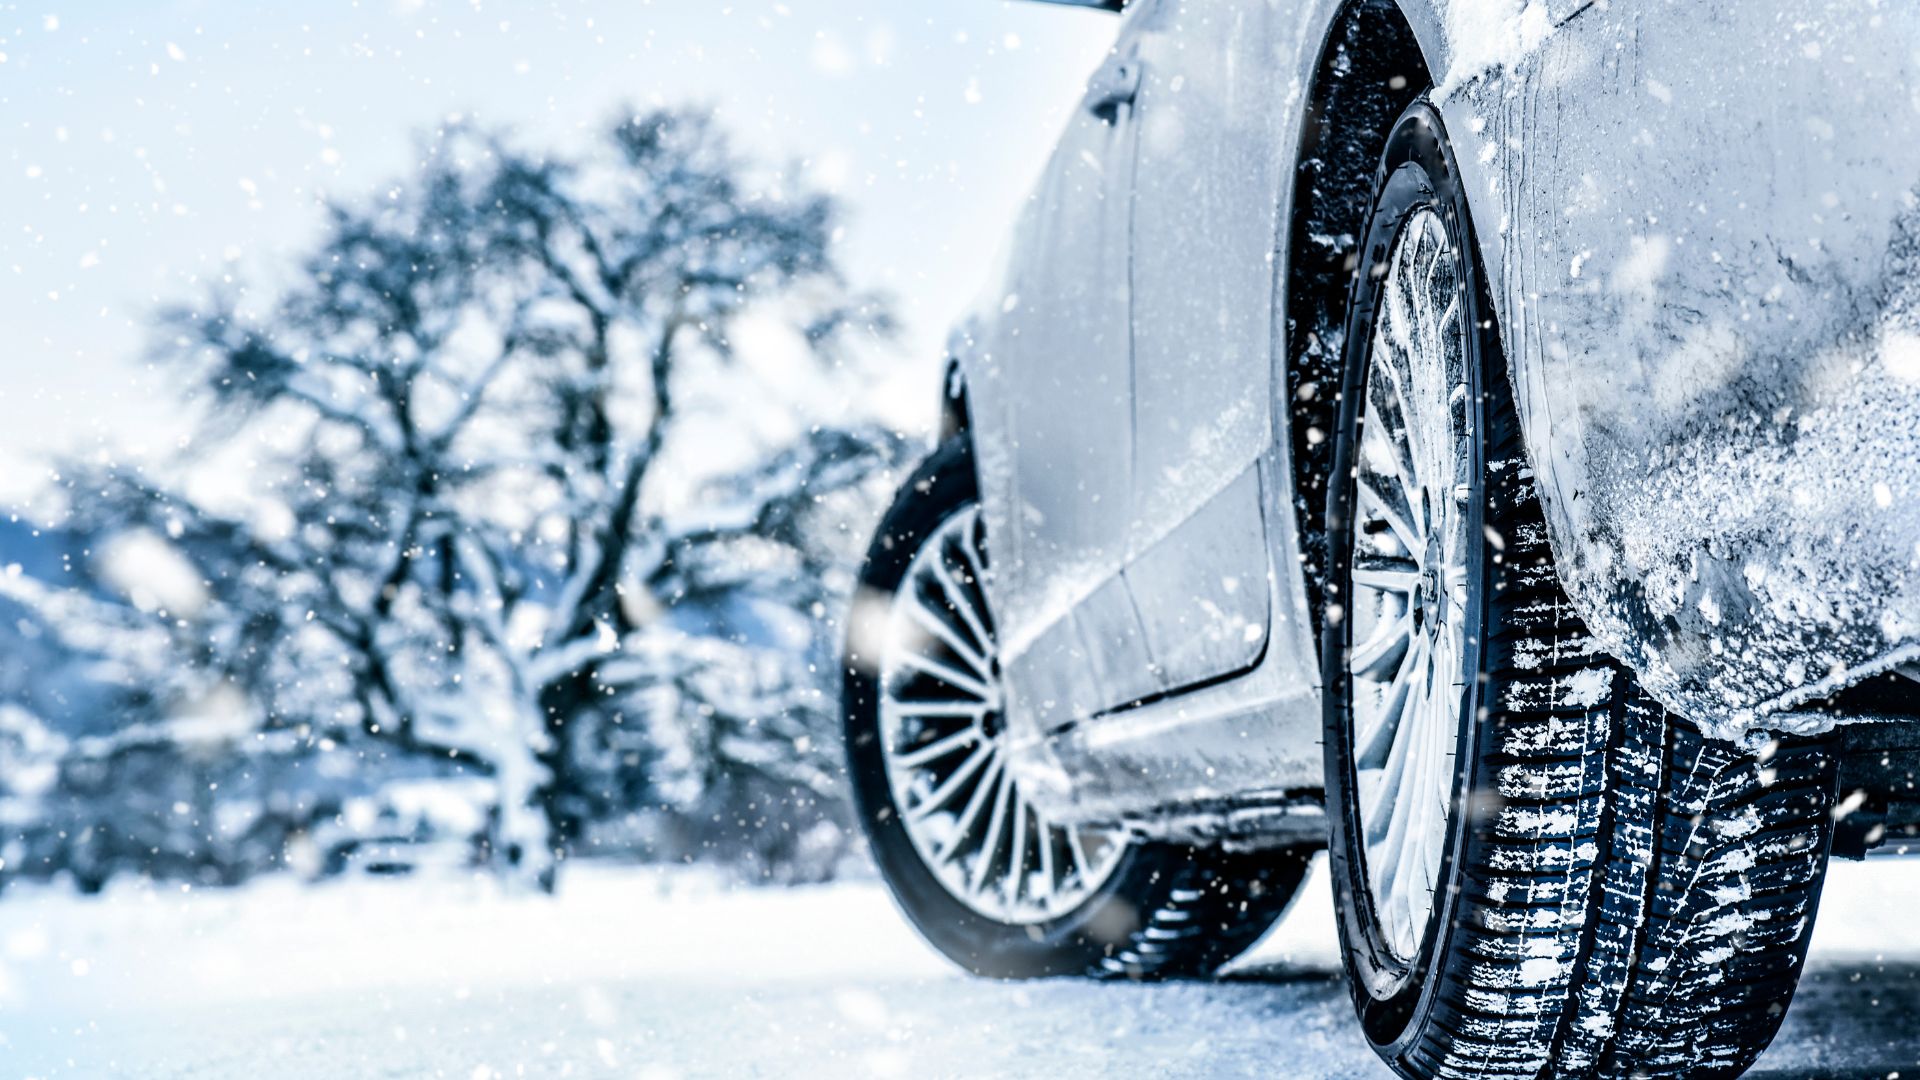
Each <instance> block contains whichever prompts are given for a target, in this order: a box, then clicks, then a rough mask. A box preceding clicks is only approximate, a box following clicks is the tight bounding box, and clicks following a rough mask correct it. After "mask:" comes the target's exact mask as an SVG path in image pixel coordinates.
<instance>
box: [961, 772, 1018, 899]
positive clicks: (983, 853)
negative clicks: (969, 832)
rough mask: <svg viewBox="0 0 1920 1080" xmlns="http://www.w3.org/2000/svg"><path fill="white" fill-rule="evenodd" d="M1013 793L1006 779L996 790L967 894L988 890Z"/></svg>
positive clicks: (968, 882)
mask: <svg viewBox="0 0 1920 1080" xmlns="http://www.w3.org/2000/svg"><path fill="white" fill-rule="evenodd" d="M1012 791H1013V784H1012V783H1010V782H1008V780H1007V779H1006V778H1005V777H1002V778H1001V779H1000V782H999V784H998V785H996V788H995V790H994V793H993V814H992V816H991V817H989V818H987V831H986V836H985V839H983V840H981V841H980V851H979V853H978V854H976V855H975V856H974V858H973V873H972V874H970V875H968V876H967V892H968V893H970V894H972V895H974V896H978V895H979V894H980V893H981V891H982V890H984V889H985V888H986V884H987V871H988V870H990V869H992V867H993V857H994V856H995V855H997V854H999V853H1000V830H1001V827H1002V826H1003V825H1004V824H1005V823H1006V820H1007V796H1008V794H1009V793H1011V792H1012Z"/></svg>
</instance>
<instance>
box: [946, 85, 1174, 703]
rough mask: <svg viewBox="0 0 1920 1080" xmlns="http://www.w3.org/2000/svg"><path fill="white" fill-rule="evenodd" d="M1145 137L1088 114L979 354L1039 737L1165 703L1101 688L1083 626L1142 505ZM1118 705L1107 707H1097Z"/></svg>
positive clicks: (1017, 629)
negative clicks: (1131, 205)
mask: <svg viewBox="0 0 1920 1080" xmlns="http://www.w3.org/2000/svg"><path fill="white" fill-rule="evenodd" d="M1133 133H1134V128H1133V125H1132V124H1131V122H1129V121H1128V120H1127V118H1125V117H1122V118H1121V122H1119V123H1107V122H1104V121H1102V120H1100V119H1098V118H1095V117H1094V116H1092V115H1090V114H1089V113H1088V112H1087V110H1085V109H1081V110H1079V111H1077V112H1076V113H1075V115H1074V118H1073V120H1072V121H1071V122H1070V124H1069V125H1068V129H1067V131H1066V133H1065V135H1064V136H1063V137H1062V139H1061V142H1060V144H1059V146H1058V148H1057V149H1056V151H1055V154H1054V158H1053V163H1052V164H1051V165H1050V166H1049V168H1048V170H1047V173H1046V175H1045V177H1044V178H1043V180H1042V182H1041V186H1040V188H1039V189H1038V190H1037V191H1036V193H1035V195H1034V196H1033V198H1032V199H1030V200H1029V202H1028V205H1027V207H1026V210H1025V213H1024V214H1023V215H1022V218H1021V222H1020V227H1019V231H1018V233H1017V241H1016V246H1015V250H1014V252H1013V253H1012V257H1011V258H1010V260H1009V263H1008V267H1007V270H1006V273H1005V276H1004V279H1003V280H1002V281H1001V282H1000V283H999V284H998V287H997V288H996V289H994V290H993V292H994V293H995V295H993V296H992V298H991V309H990V310H991V318H990V319H983V320H980V321H979V322H978V328H979V332H978V335H977V337H976V338H975V340H974V342H973V344H974V346H975V351H971V352H969V353H967V354H966V356H965V358H964V359H963V362H970V370H969V371H968V373H967V375H968V379H967V382H968V403H969V407H970V409H971V410H972V414H973V424H974V428H975V433H976V439H975V442H976V446H977V447H978V450H979V453H978V458H979V461H980V464H981V467H980V480H981V496H982V507H983V511H984V513H985V517H986V522H987V529H988V532H989V534H990V535H992V536H993V537H994V538H995V539H994V548H993V559H994V566H993V574H992V580H991V582H990V586H989V587H990V588H992V589H993V590H994V599H995V610H996V617H997V618H998V619H999V621H1000V624H1001V625H1000V633H1001V635H1002V639H1003V648H1004V649H1005V656H1006V658H1007V660H1006V674H1007V679H1008V688H1009V693H1010V697H1011V698H1012V699H1013V700H1014V701H1017V702H1019V703H1020V708H1019V712H1020V713H1021V715H1023V716H1027V717H1030V718H1032V720H1033V722H1035V723H1045V722H1046V720H1045V718H1046V717H1047V716H1050V715H1052V714H1053V713H1055V712H1059V711H1064V710H1066V709H1068V708H1069V707H1072V706H1074V705H1084V704H1087V703H1098V704H1112V703H1113V702H1114V701H1119V700H1124V699H1125V698H1126V697H1128V696H1138V695H1139V694H1140V693H1146V692H1151V691H1152V690H1154V689H1157V688H1158V684H1157V682H1153V681H1152V680H1151V677H1150V675H1149V674H1148V673H1149V669H1150V666H1151V665H1150V664H1149V663H1148V662H1147V659H1146V656H1145V652H1144V649H1145V646H1144V643H1143V642H1142V643H1139V645H1138V648H1139V649H1140V650H1141V652H1140V654H1139V655H1138V656H1134V657H1123V658H1119V659H1128V660H1133V661H1137V663H1132V664H1121V663H1115V664H1113V665H1112V669H1113V670H1119V671H1134V672H1139V673H1142V674H1141V675H1140V678H1142V679H1143V680H1145V681H1143V682H1142V684H1141V685H1140V686H1138V687H1134V686H1131V685H1122V686H1119V687H1115V686H1112V685H1103V684H1102V683H1099V682H1096V681H1095V680H1094V678H1093V677H1092V666H1091V660H1090V658H1089V656H1088V653H1087V649H1086V647H1085V644H1084V642H1083V641H1082V640H1081V636H1080V635H1081V630H1080V628H1079V626H1078V625H1077V622H1076V619H1077V615H1076V613H1077V612H1079V611H1081V610H1082V609H1083V606H1084V603H1085V601H1086V600H1087V599H1088V598H1089V597H1090V596H1093V595H1095V593H1096V592H1098V591H1099V590H1100V589H1101V587H1102V586H1103V585H1105V584H1106V583H1107V582H1109V581H1110V580H1114V579H1115V578H1116V576H1117V575H1118V574H1119V573H1120V570H1121V567H1122V566H1123V565H1124V564H1125V561H1126V525H1127V515H1128V507H1129V499H1130V496H1131V491H1132V465H1133V450H1132V434H1133V388H1132V373H1131V371H1130V368H1129V356H1130V352H1129V349H1128V336H1129V318H1130V313H1129V307H1128V298H1127V284H1128V283H1127V259H1128V254H1127V248H1126V243H1127V229H1128V221H1127V217H1128V206H1127V192H1128V189H1129V187H1130V185H1131V177H1130V173H1131V170H1132V166H1133V157H1134V154H1133ZM1103 694H1107V695H1112V697H1113V701H1106V700H1104V699H1102V698H1101V696H1100V695H1103Z"/></svg>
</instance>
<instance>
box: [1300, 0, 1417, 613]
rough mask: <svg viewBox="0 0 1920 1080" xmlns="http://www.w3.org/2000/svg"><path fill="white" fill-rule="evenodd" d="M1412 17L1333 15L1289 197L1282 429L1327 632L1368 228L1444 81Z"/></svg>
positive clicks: (1394, 8)
mask: <svg viewBox="0 0 1920 1080" xmlns="http://www.w3.org/2000/svg"><path fill="white" fill-rule="evenodd" d="M1409 14H1410V13H1409V12H1407V11H1405V10H1403V8H1402V6H1401V5H1400V4H1399V3H1397V2H1396V0H1347V2H1345V3H1343V4H1341V5H1340V7H1339V9H1338V10H1337V12H1336V13H1335V14H1334V17H1333V19H1332V21H1331V22H1330V23H1329V25H1328V28H1327V32H1326V35H1325V37H1324V39H1323V41H1322V42H1321V45H1320V51H1319V53H1318V57H1317V59H1316V60H1315V62H1314V66H1313V81H1312V83H1311V85H1310V87H1309V90H1308V94H1307V98H1306V105H1305V112H1304V115H1303V116H1302V118H1301V124H1300V141H1299V145H1298V146H1297V147H1296V149H1295V158H1294V162H1293V172H1292V178H1291V185H1290V190H1289V192H1288V193H1287V196H1286V197H1285V198H1284V203H1283V205H1282V215H1281V235H1280V236H1279V237H1278V242H1279V244H1280V245H1282V250H1283V251H1284V252H1285V253H1286V260H1285V263H1284V267H1285V270H1284V280H1282V281H1280V282H1277V283H1276V293H1277V295H1276V301H1277V303H1278V308H1279V314H1280V316H1281V319H1280V325H1279V326H1278V327H1277V329H1276V334H1275V342H1276V345H1277V346H1278V348H1279V349H1280V350H1281V355H1280V356H1278V357H1277V358H1276V361H1277V363H1276V367H1277V368H1278V370H1277V371H1276V372H1275V379H1274V383H1275V385H1274V389H1275V397H1276V399H1277V401H1276V412H1277V413H1279V414H1280V415H1277V416H1276V417H1275V428H1276V431H1280V430H1284V431H1286V432H1287V433H1288V434H1287V436H1286V438H1288V440H1289V441H1290V447H1289V451H1290V461H1291V469H1292V477H1291V479H1292V482H1293V483H1292V491H1293V509H1294V513H1295V517H1296V520H1295V526H1296V528H1297V530H1298V532H1297V534H1296V535H1298V536H1299V538H1300V541H1301V543H1300V554H1301V558H1302V560H1303V562H1304V568H1305V570H1306V573H1305V575H1304V576H1305V582H1306V587H1307V605H1308V609H1309V611H1310V612H1311V613H1312V617H1313V623H1314V628H1315V632H1316V634H1317V632H1318V629H1319V626H1320V620H1321V612H1322V609H1323V606H1324V602H1325V601H1324V585H1323V583H1324V581H1325V575H1326V566H1325V557H1324V552H1325V547H1326V544H1325V539H1326V538H1325V529H1324V520H1323V519H1324V516H1325V512H1326V501H1327V479H1328V476H1329V474H1330V472H1331V470H1332V467H1333V461H1332V449H1333V444H1332V439H1331V438H1330V433H1331V432H1332V431H1333V428H1334V421H1335V412H1336V409H1337V407H1338V406H1337V402H1336V393H1337V388H1338V386H1339V385H1340V370H1341V358H1342V356H1343V355H1344V351H1345V350H1344V337H1345V326H1346V321H1347V304H1348V286H1349V283H1350V280H1351V276H1352V272H1353V266H1354V260H1356V259H1357V258H1358V252H1359V246H1358V245H1359V234H1360V231H1361V229H1362V226H1363V225H1364V223H1365V221H1366V217H1367V213H1368V210H1369V209H1370V206H1369V203H1370V199H1371V192H1372V189H1373V179H1374V173H1375V171H1376V170H1377V169H1378V167H1379V162H1380V154H1381V152H1382V151H1383V150H1384V148H1385V146H1386V141H1387V135H1388V133H1389V131H1390V130H1391V129H1392V127H1393V124H1394V121H1395V120H1396V119H1397V118H1398V117H1399V116H1400V114H1401V112H1402V111H1404V110H1405V109H1406V107H1407V106H1408V105H1410V104H1412V103H1413V101H1414V100H1415V99H1417V98H1418V97H1419V96H1420V95H1421V94H1423V93H1425V92H1426V91H1427V90H1428V89H1429V88H1430V87H1431V85H1432V82H1433V78H1432V69H1431V67H1430V65H1429V59H1428V55H1429V54H1428V52H1427V50H1426V49H1425V48H1423V46H1422V43H1421V39H1420V35H1419V33H1418V32H1417V30H1416V25H1424V24H1425V23H1426V22H1427V21H1430V20H1425V19H1422V18H1421V16H1422V15H1424V14H1425V13H1424V12H1413V13H1411V14H1412V15H1413V18H1409Z"/></svg>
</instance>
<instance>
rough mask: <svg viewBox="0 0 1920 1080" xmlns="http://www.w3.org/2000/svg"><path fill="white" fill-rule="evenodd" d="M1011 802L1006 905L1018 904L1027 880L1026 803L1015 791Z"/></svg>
mask: <svg viewBox="0 0 1920 1080" xmlns="http://www.w3.org/2000/svg"><path fill="white" fill-rule="evenodd" d="M1012 802H1013V838H1012V843H1013V852H1012V853H1011V854H1010V855H1008V856H1007V904H1008V906H1012V905H1014V904H1017V903H1019V902H1020V893H1021V891H1022V887H1023V886H1024V885H1025V884H1026V878H1027V801H1026V800H1025V799H1022V798H1021V797H1020V796H1019V793H1018V792H1017V791H1016V792H1015V793H1014V795H1013V797H1012Z"/></svg>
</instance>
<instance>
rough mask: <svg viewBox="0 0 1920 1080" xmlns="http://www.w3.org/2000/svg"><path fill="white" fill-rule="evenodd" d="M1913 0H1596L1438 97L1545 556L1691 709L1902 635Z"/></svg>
mask: <svg viewBox="0 0 1920 1080" xmlns="http://www.w3.org/2000/svg"><path fill="white" fill-rule="evenodd" d="M1917 57H1920V9H1916V8H1914V7H1913V6H1912V5H1900V4H1893V5H1890V4H1883V3H1878V2H1875V0H1832V2H1826V3H1821V4H1818V5H1807V4H1803V3H1792V2H1790V0H1760V2H1750V3H1743V4H1740V5H1738V6H1725V5H1711V4H1704V5H1703V4H1679V3H1633V4H1613V5H1611V6H1605V7H1595V8H1592V9H1589V10H1587V11H1585V12H1584V13H1583V14H1582V15H1581V16H1580V17H1579V18H1577V19H1575V20H1573V21H1572V22H1571V23H1568V24H1566V25H1564V26H1563V27H1561V28H1559V30H1558V31H1557V32H1555V33H1552V34H1550V35H1548V36H1546V37H1544V38H1543V39H1542V40H1541V41H1540V42H1539V43H1538V44H1537V46H1536V47H1535V48H1534V49H1533V50H1532V51H1531V52H1529V53H1528V54H1526V55H1525V56H1524V57H1521V58H1520V59H1519V60H1518V61H1517V62H1515V63H1513V64H1512V65H1511V66H1510V67H1508V68H1507V69H1505V70H1500V71H1495V72H1490V73H1487V74H1483V75H1479V76H1477V77H1476V78H1475V79H1474V80H1473V81H1472V82H1471V83H1466V82H1462V84H1461V86H1460V88H1459V90H1458V91H1456V92H1455V93H1454V94H1453V96H1452V97H1451V98H1450V99H1448V100H1447V101H1446V102H1445V103H1444V105H1443V109H1444V111H1445V114H1446V115H1447V117H1448V127H1449V130H1450V132H1451V134H1452V136H1453V138H1454V141H1455V146H1456V150H1457V151H1458V156H1459V157H1460V159H1461V161H1462V169H1463V172H1465V173H1468V174H1469V176H1470V183H1469V185H1468V186H1469V190H1470V191H1472V192H1473V193H1474V196H1473V197H1474V198H1475V199H1476V206H1475V213H1474V217H1475V221H1476V224H1477V226H1478V229H1479V239H1480V246H1481V248H1482V252H1483V260H1484V262H1485V264H1486V265H1487V266H1488V267H1490V268H1491V270H1492V275H1493V279H1494V301H1495V304H1496V307H1497V308H1498V309H1499V311H1500V317H1501V330H1502V335H1503V338H1504V341H1505V344H1506V348H1507V352H1508V359H1509V362H1510V364H1511V365H1512V367H1513V370H1514V373H1515V381H1516V385H1517V387H1518V390H1519V394H1518V397H1519V404H1520V409H1521V413H1522V416H1523V420H1524V422H1525V425H1526V430H1527V433H1528V444H1529V450H1530V452H1531V454H1532V455H1533V459H1534V461H1535V464H1536V468H1537V470H1538V473H1539V477H1540V488H1541V492H1542V496H1543V499H1544V501H1545V503H1546V506H1547V508H1548V521H1549V526H1550V530H1551V533H1552V538H1553V541H1554V549H1555V552H1556V558H1557V561H1558V563H1559V567H1560V571H1561V576H1562V578H1563V579H1564V581H1565V582H1566V584H1567V587H1568V590H1569V592H1570V594H1571V595H1572V597H1573V600H1574V602H1575V604H1576V605H1577V606H1578V607H1579V610H1580V613H1581V614H1582V616H1583V617H1584V618H1585V619H1586V620H1587V622H1588V624H1589V625H1590V626H1591V627H1592V628H1593V630H1594V632H1595V634H1596V636H1597V637H1598V639H1599V641H1600V642H1601V644H1602V645H1603V646H1604V647H1605V648H1606V649H1607V650H1608V651H1610V652H1612V653H1614V654H1615V655H1617V656H1619V657H1621V658H1622V659H1623V660H1625V661H1627V662H1628V664H1630V665H1631V666H1632V667H1633V669H1634V670H1635V672H1636V673H1637V674H1638V675H1639V676H1640V679H1641V681H1642V683H1643V684H1644V685H1645V686H1646V688H1647V689H1649V690H1650V691H1651V692H1653V693H1654V694H1655V695H1656V696H1658V697H1659V698H1661V699H1662V700H1663V701H1665V702H1666V703H1667V704H1668V705H1670V706H1673V707H1675V708H1677V709H1679V710H1680V711H1681V712H1683V713H1685V714H1686V715H1688V716H1689V717H1691V718H1693V719H1694V720H1696V721H1697V722H1700V723H1701V724H1703V726H1706V727H1708V728H1709V729H1710V730H1714V731H1716V732H1718V733H1720V734H1723V735H1728V736H1737V735H1741V734H1743V733H1745V732H1746V731H1748V730H1753V729H1758V728H1812V727H1817V726H1821V725H1824V724H1827V723H1831V720H1830V719H1829V718H1827V717H1824V716H1812V715H1809V716H1805V717H1795V716H1791V715H1779V714H1777V713H1775V714H1773V715H1769V713H1770V712H1772V711H1773V710H1777V709H1779V708H1781V707H1786V706H1792V705H1794V704H1797V703H1799V702H1802V701H1805V700H1808V699H1810V698H1814V697H1817V696H1820V695H1824V694H1826V693H1829V692H1831V691H1832V690H1835V689H1838V688H1840V687H1842V686H1844V685H1847V684H1848V683H1851V682H1853V681H1856V680H1858V679H1859V678H1861V677H1863V676H1865V675H1868V674H1872V673H1874V672H1877V671H1880V670H1883V669H1885V668H1887V667H1890V666H1892V665H1894V664H1896V663H1898V662H1900V661H1902V660H1904V659H1908V658H1911V657H1913V656H1914V655H1915V654H1916V653H1920V547H1917V546H1916V545H1917V544H1920V283H1917V282H1916V273H1920V198H1916V183H1920V143H1916V142H1915V140H1914V139H1913V138H1912V137H1911V132H1912V130H1913V128H1914V127H1915V125H1916V122H1917V121H1920V98H1917V97H1916V95H1915V93H1914V90H1913V87H1914V86H1915V85H1917V84H1920V79H1916V76H1920V60H1917V59H1916V58H1917Z"/></svg>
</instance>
